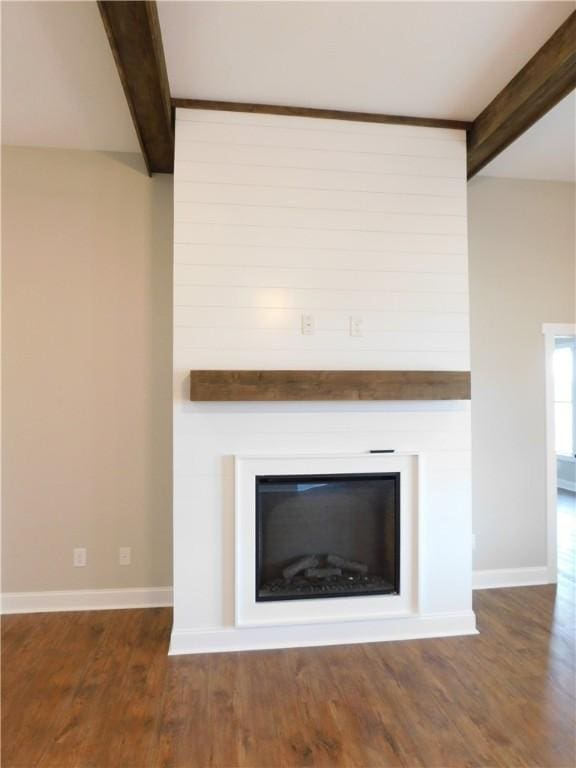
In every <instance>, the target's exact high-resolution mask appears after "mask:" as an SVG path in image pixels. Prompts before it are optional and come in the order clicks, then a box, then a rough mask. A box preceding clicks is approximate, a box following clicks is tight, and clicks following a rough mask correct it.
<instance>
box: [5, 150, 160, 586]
mask: <svg viewBox="0 0 576 768" xmlns="http://www.w3.org/2000/svg"><path fill="white" fill-rule="evenodd" d="M2 161H3V168H2V219H3V221H2V224H3V229H2V251H3V286H2V288H3V322H2V331H3V339H2V344H3V354H4V367H3V398H4V400H3V406H4V410H3V415H4V423H3V447H4V450H3V478H4V483H3V486H4V487H3V502H4V503H3V532H2V533H3V574H2V575H3V583H2V589H3V590H4V591H8V592H10V591H33V590H50V589H55V590H58V589H65V590H68V589H83V588H104V587H145V586H164V585H169V584H171V581H172V573H171V531H172V523H171V468H172V455H171V454H172V444H171V401H172V390H171V370H172V364H171V333H172V329H171V311H172V310H171V301H172V287H171V279H172V278H171V270H172V266H171V265H172V178H171V177H167V176H164V177H163V176H156V177H154V178H153V179H150V178H148V177H147V176H146V175H145V173H144V170H143V164H142V162H141V160H140V158H139V157H138V156H137V155H129V154H115V155H114V154H109V153H108V154H106V153H96V152H81V151H68V150H65V151H61V150H46V149H24V148H4V150H3V153H2ZM78 546H84V547H87V548H88V566H87V567H86V568H74V567H73V566H72V549H73V547H78ZM119 546H131V547H132V548H133V553H132V555H133V564H132V565H131V566H129V567H120V566H119V565H118V547H119Z"/></svg>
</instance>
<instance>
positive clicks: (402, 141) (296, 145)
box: [178, 122, 466, 161]
mask: <svg viewBox="0 0 576 768" xmlns="http://www.w3.org/2000/svg"><path fill="white" fill-rule="evenodd" d="M178 141H179V145H180V144H181V143H182V142H184V143H186V142H189V141H194V142H201V143H204V144H210V143H216V144H233V145H237V146H260V147H273V148H287V149H288V148H289V149H299V150H318V151H321V152H328V151H329V152H342V153H343V152H353V153H355V154H358V153H362V154H368V153H370V154H378V155H381V154H384V155H395V156H411V157H435V158H441V159H454V158H458V159H459V160H460V161H463V159H464V157H465V155H466V145H465V143H464V142H461V141H446V140H445V139H437V138H435V137H433V136H426V137H425V136H409V135H407V134H401V133H391V132H388V133H385V132H382V131H381V132H379V133H371V134H370V133H364V134H362V135H361V136H360V135H359V134H358V133H354V132H349V133H348V132H344V131H318V130H314V131H311V130H306V129H305V128H297V127H295V126H294V127H290V128H285V127H281V126H273V127H270V126H268V125H263V124H262V125H258V124H256V123H252V124H250V125H245V126H244V125H239V124H237V123H215V122H213V123H204V122H196V123H193V122H182V123H180V125H179V131H178Z"/></svg>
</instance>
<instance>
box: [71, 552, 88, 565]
mask: <svg viewBox="0 0 576 768" xmlns="http://www.w3.org/2000/svg"><path fill="white" fill-rule="evenodd" d="M72 562H73V563H74V567H75V568H84V566H85V565H86V563H87V562H88V551H87V550H86V549H85V547H75V548H74V549H73V550H72Z"/></svg>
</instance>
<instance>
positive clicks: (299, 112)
mask: <svg viewBox="0 0 576 768" xmlns="http://www.w3.org/2000/svg"><path fill="white" fill-rule="evenodd" d="M172 106H173V107H176V108H181V109H213V110H219V111H224V112H252V113H254V114H259V115H288V116H291V117H316V118H321V119H324V120H350V121H354V122H358V123H388V124H391V125H418V126H421V127H424V128H455V129H457V130H464V131H465V130H467V129H468V128H469V127H470V125H471V124H470V123H467V122H465V121H462V120H442V119H440V118H434V117H405V116H403V115H383V114H380V113H378V112H349V111H345V110H341V109H313V108H311V107H285V106H280V105H278V104H250V103H247V102H241V101H206V100H203V99H172Z"/></svg>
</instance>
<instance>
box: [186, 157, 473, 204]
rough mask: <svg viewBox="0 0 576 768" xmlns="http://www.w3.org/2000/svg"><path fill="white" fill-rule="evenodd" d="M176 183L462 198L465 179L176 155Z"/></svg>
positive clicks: (464, 191)
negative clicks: (213, 160) (249, 162)
mask: <svg viewBox="0 0 576 768" xmlns="http://www.w3.org/2000/svg"><path fill="white" fill-rule="evenodd" d="M174 181H175V183H176V184H179V183H182V182H186V181H197V182H208V183H211V184H243V185H258V186H268V187H295V188H298V189H320V190H335V191H338V190H344V191H356V192H375V193H380V194H381V193H386V194H395V195H413V196H415V197H418V196H421V195H436V196H439V197H446V196H447V197H457V198H460V199H461V200H462V199H465V197H466V178H465V176H463V177H462V178H446V177H442V176H415V175H402V174H401V173H396V174H392V173H388V174H385V173H376V172H375V171H374V169H372V170H369V171H366V172H361V171H358V170H356V171H354V170H342V169H330V168H320V169H318V168H316V169H310V168H305V167H297V168H291V167H279V166H262V165H258V166H255V165H249V164H248V165H246V164H244V165H242V164H236V165H230V164H228V163H225V162H222V161H219V162H211V163H209V162H205V161H199V162H191V161H186V160H184V159H181V158H178V162H177V163H176V165H175V167H174Z"/></svg>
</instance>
